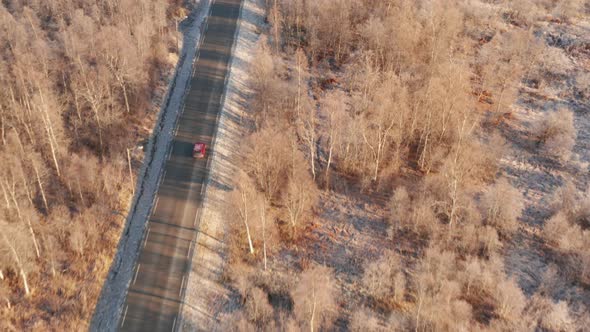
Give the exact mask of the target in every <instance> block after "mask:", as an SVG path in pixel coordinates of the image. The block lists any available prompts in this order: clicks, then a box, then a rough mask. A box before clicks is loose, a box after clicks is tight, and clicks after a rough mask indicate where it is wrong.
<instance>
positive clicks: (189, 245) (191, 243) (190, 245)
mask: <svg viewBox="0 0 590 332" xmlns="http://www.w3.org/2000/svg"><path fill="white" fill-rule="evenodd" d="M192 246H193V241H191V242H189V244H188V250H187V251H186V258H188V255H189V254H190V253H191V247H192Z"/></svg>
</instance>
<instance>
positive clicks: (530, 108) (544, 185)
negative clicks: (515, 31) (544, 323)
mask: <svg viewBox="0 0 590 332" xmlns="http://www.w3.org/2000/svg"><path fill="white" fill-rule="evenodd" d="M589 25H590V22H588V21H587V20H585V21H579V22H575V23H572V24H556V23H546V24H545V25H544V26H542V27H541V30H542V33H543V35H544V36H546V37H547V38H548V39H549V38H551V40H555V41H559V42H555V43H554V44H555V47H557V49H556V50H555V52H559V53H561V54H562V56H563V59H564V61H562V63H561V65H567V66H565V68H566V74H565V77H566V79H561V80H553V81H551V82H547V83H546V84H544V85H543V86H542V87H540V88H538V89H533V88H526V89H523V90H522V91H521V94H520V98H519V100H518V101H517V102H516V104H515V105H514V107H513V111H514V112H513V117H512V119H511V120H509V121H507V123H506V124H505V126H504V127H503V128H502V131H503V134H504V136H505V137H506V138H507V140H508V142H509V143H510V144H511V146H512V149H513V150H512V153H510V154H509V155H507V156H506V157H505V158H504V159H503V160H502V169H503V171H504V172H505V174H506V175H507V176H508V177H509V178H510V179H511V181H512V183H513V184H514V185H515V186H516V187H517V188H518V189H519V190H520V191H521V192H522V194H523V196H524V197H525V211H524V215H523V217H522V227H521V232H519V234H518V235H517V236H516V237H515V238H514V239H513V241H512V243H510V244H509V245H507V247H506V259H505V263H506V270H507V271H506V272H507V273H508V274H509V275H511V276H514V277H516V280H518V282H519V285H520V286H521V287H522V289H523V290H524V291H525V293H526V294H529V295H530V294H533V293H534V292H535V291H536V290H537V289H538V288H539V286H541V284H542V281H543V280H542V277H543V274H544V273H545V272H546V271H547V270H548V268H549V267H550V266H551V264H555V262H554V261H553V260H552V257H551V254H550V252H549V250H548V249H547V248H546V247H545V246H544V245H543V241H542V239H541V238H540V233H541V229H542V227H543V225H544V223H545V222H546V221H547V220H548V219H549V218H550V217H551V216H552V215H553V214H554V213H555V209H554V208H553V204H551V202H552V200H553V197H554V194H555V192H556V191H557V189H558V188H560V187H561V186H562V185H563V184H564V182H565V181H566V180H568V179H569V180H573V181H574V183H575V184H576V185H577V187H578V189H580V190H586V189H587V188H588V186H589V185H590V166H589V161H590V103H589V102H588V100H580V98H576V96H575V94H574V93H573V91H574V88H573V83H572V82H575V81H576V79H577V78H578V77H579V76H580V75H583V74H589V72H590V57H589V56H588V55H587V54H586V55H585V54H579V53H576V52H575V47H576V46H577V45H581V46H585V45H590V39H589V38H588V33H587V31H588V29H589ZM552 43H553V42H552ZM552 43H550V44H552ZM580 88H582V87H580ZM560 107H565V108H568V109H570V110H572V111H573V112H574V126H575V128H576V130H577V137H576V143H575V146H574V148H573V153H572V157H571V159H570V160H568V161H566V162H562V163H560V162H558V161H556V160H554V159H552V158H550V157H548V156H545V155H544V154H543V153H542V152H541V151H539V149H538V148H537V147H536V146H535V145H534V144H531V140H530V139H529V138H528V137H530V135H529V132H530V131H531V128H532V125H533V123H534V122H535V121H536V119H539V118H541V117H542V116H544V115H545V114H546V113H547V112H551V111H554V110H557V109H558V108H560ZM560 277H561V280H567V277H566V276H564V275H561V276H560ZM549 295H550V296H552V297H553V298H554V300H565V301H567V302H568V303H569V305H570V307H573V308H575V309H577V308H579V305H580V304H584V305H585V306H587V307H588V306H590V290H588V289H584V288H582V287H580V286H579V285H576V284H575V283H571V282H566V281H564V282H563V284H562V285H560V286H559V287H554V288H553V289H552V294H549Z"/></svg>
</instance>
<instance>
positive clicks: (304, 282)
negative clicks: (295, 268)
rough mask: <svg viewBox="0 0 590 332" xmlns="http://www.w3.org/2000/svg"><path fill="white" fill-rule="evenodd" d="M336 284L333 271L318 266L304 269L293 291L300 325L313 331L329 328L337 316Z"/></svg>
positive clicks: (296, 314)
mask: <svg viewBox="0 0 590 332" xmlns="http://www.w3.org/2000/svg"><path fill="white" fill-rule="evenodd" d="M336 296H337V291H336V285H335V281H334V277H333V274H332V271H331V270H330V269H329V268H327V267H325V266H316V267H312V268H311V269H309V270H307V271H304V272H303V273H302V275H301V277H300V280H299V283H298V285H297V287H296V288H295V291H294V292H293V300H294V302H295V316H296V317H297V318H298V320H299V321H300V326H302V327H304V328H305V329H307V330H309V331H311V332H313V331H318V330H320V329H329V328H330V327H331V326H332V322H333V319H334V318H335V310H336V307H337V305H336Z"/></svg>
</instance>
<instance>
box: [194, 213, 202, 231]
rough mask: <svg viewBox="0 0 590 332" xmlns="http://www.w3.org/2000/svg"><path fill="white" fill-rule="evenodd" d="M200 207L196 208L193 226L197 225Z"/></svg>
mask: <svg viewBox="0 0 590 332" xmlns="http://www.w3.org/2000/svg"><path fill="white" fill-rule="evenodd" d="M200 210H201V209H197V213H195V221H194V222H193V226H195V227H197V219H199V211H200Z"/></svg>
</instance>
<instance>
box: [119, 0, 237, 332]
mask: <svg viewBox="0 0 590 332" xmlns="http://www.w3.org/2000/svg"><path fill="white" fill-rule="evenodd" d="M240 5H241V0H215V2H214V3H213V4H212V5H211V14H210V16H209V18H208V20H207V23H205V27H204V29H205V33H204V35H203V41H202V44H201V47H200V49H199V51H198V53H197V59H196V62H195V65H194V72H193V76H192V78H191V84H190V90H189V91H188V93H187V96H186V99H185V105H184V110H183V111H182V113H181V115H180V118H179V119H178V126H177V128H176V131H175V134H174V138H173V142H172V146H171V150H170V156H169V158H168V160H167V161H166V163H165V166H164V167H165V168H164V172H163V173H162V177H163V178H162V181H161V183H160V186H159V189H158V193H157V195H156V199H155V201H154V204H155V205H154V207H153V210H152V215H151V216H150V219H149V221H148V223H147V231H146V233H145V237H144V239H143V242H142V244H141V248H140V250H141V251H140V253H139V258H138V261H137V262H136V266H135V271H134V275H133V279H132V280H131V283H130V286H129V290H128V293H127V298H126V299H125V305H124V306H123V313H122V315H121V320H120V323H119V329H120V330H121V331H173V330H175V329H176V328H177V323H179V322H177V320H178V314H179V310H180V304H181V300H182V298H181V296H182V295H183V294H182V293H183V289H184V287H185V282H186V280H188V274H187V272H188V269H189V262H190V257H189V253H191V250H193V249H194V248H192V246H193V245H194V243H195V238H196V234H197V231H198V227H199V225H198V223H199V209H200V206H201V201H202V197H203V196H202V194H203V191H204V188H205V181H206V175H207V172H208V170H207V167H208V164H209V163H208V160H209V156H211V143H212V140H213V135H214V133H215V128H216V126H217V118H218V114H219V112H221V99H222V96H223V90H224V88H225V80H226V76H227V75H228V64H229V62H230V57H231V52H232V45H233V42H234V35H235V32H236V29H237V21H238V17H239V14H240ZM195 142H204V143H206V144H207V147H208V151H207V158H206V159H194V158H192V149H193V145H194V143H195Z"/></svg>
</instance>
